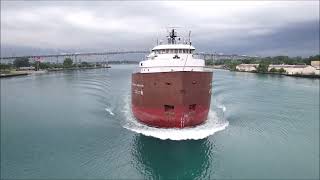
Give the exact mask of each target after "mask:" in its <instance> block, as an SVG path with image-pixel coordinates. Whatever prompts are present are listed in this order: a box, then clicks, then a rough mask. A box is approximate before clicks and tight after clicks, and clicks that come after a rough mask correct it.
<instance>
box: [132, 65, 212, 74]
mask: <svg viewBox="0 0 320 180" xmlns="http://www.w3.org/2000/svg"><path fill="white" fill-rule="evenodd" d="M142 68H144V69H150V72H154V71H152V70H154V69H162V70H163V69H167V71H165V72H175V71H182V70H180V69H181V68H182V69H185V71H194V72H213V68H210V67H203V66H152V67H151V66H150V67H147V66H146V67H136V68H135V69H134V70H133V72H134V73H138V72H141V69H142ZM170 68H172V69H177V68H179V70H170ZM190 68H195V70H190ZM199 69H201V70H199ZM146 72H148V71H146ZM159 72H160V71H159Z"/></svg>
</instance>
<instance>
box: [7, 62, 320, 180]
mask: <svg viewBox="0 0 320 180" xmlns="http://www.w3.org/2000/svg"><path fill="white" fill-rule="evenodd" d="M134 67H135V66H132V65H113V66H112V68H111V69H93V70H79V71H64V72H56V73H48V74H42V75H30V76H25V77H13V78H6V79H1V179H2V178H10V179H20V178H21V179H60V178H61V179H71V178H73V179H119V178H121V179H167V178H175V179H186V178H189V179H208V178H210V179H213V178H218V179H220V178H227V179H230V178H236V179H247V178H254V179H260V178H264V179H266V178H267V179H270V178H277V179H282V178H283V179H292V178H298V179H301V178H304V179H305V178H308V179H310V178H311V179H318V178H319V80H318V79H306V78H295V77H287V76H278V75H262V74H253V73H241V72H229V71H224V70H215V71H214V78H213V79H214V80H213V95H212V101H211V102H212V104H211V111H210V114H209V119H208V120H207V122H206V123H205V124H203V125H201V126H199V127H196V128H189V129H184V130H177V129H170V130H168V129H156V128H150V127H148V126H145V125H142V124H139V123H137V122H136V120H135V119H134V118H133V116H132V114H131V111H130V81H131V72H132V71H133V70H134Z"/></svg>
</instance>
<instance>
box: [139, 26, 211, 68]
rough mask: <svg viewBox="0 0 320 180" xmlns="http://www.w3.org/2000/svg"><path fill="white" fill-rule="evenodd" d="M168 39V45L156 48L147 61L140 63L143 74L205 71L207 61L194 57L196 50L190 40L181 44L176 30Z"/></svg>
mask: <svg viewBox="0 0 320 180" xmlns="http://www.w3.org/2000/svg"><path fill="white" fill-rule="evenodd" d="M167 37H168V43H167V44H160V45H157V46H155V47H154V48H153V49H152V50H151V53H150V54H149V55H148V56H147V57H146V60H144V61H141V62H140V63H139V68H140V72H141V73H154V72H174V71H205V68H204V67H205V61H204V60H203V59H198V58H195V57H194V55H193V52H194V51H195V48H194V47H193V46H192V45H191V42H190V40H189V42H181V41H180V38H179V37H178V36H177V34H176V32H175V30H174V29H173V30H172V31H171V32H170V34H169V36H167ZM176 38H177V39H178V40H176ZM189 39H190V37H189Z"/></svg>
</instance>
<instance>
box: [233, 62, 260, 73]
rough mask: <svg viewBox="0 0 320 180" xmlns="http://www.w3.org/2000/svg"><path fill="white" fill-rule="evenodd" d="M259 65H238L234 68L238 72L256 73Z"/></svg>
mask: <svg viewBox="0 0 320 180" xmlns="http://www.w3.org/2000/svg"><path fill="white" fill-rule="evenodd" d="M258 66H259V64H239V65H238V66H236V69H237V70H238V71H249V72H251V71H256V70H257V67H258Z"/></svg>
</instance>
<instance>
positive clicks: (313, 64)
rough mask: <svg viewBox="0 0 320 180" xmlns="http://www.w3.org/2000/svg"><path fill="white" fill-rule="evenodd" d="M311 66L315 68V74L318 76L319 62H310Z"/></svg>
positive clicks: (319, 70) (319, 72)
mask: <svg viewBox="0 0 320 180" xmlns="http://www.w3.org/2000/svg"><path fill="white" fill-rule="evenodd" d="M311 66H313V67H315V68H316V72H315V74H317V75H320V61H311Z"/></svg>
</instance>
